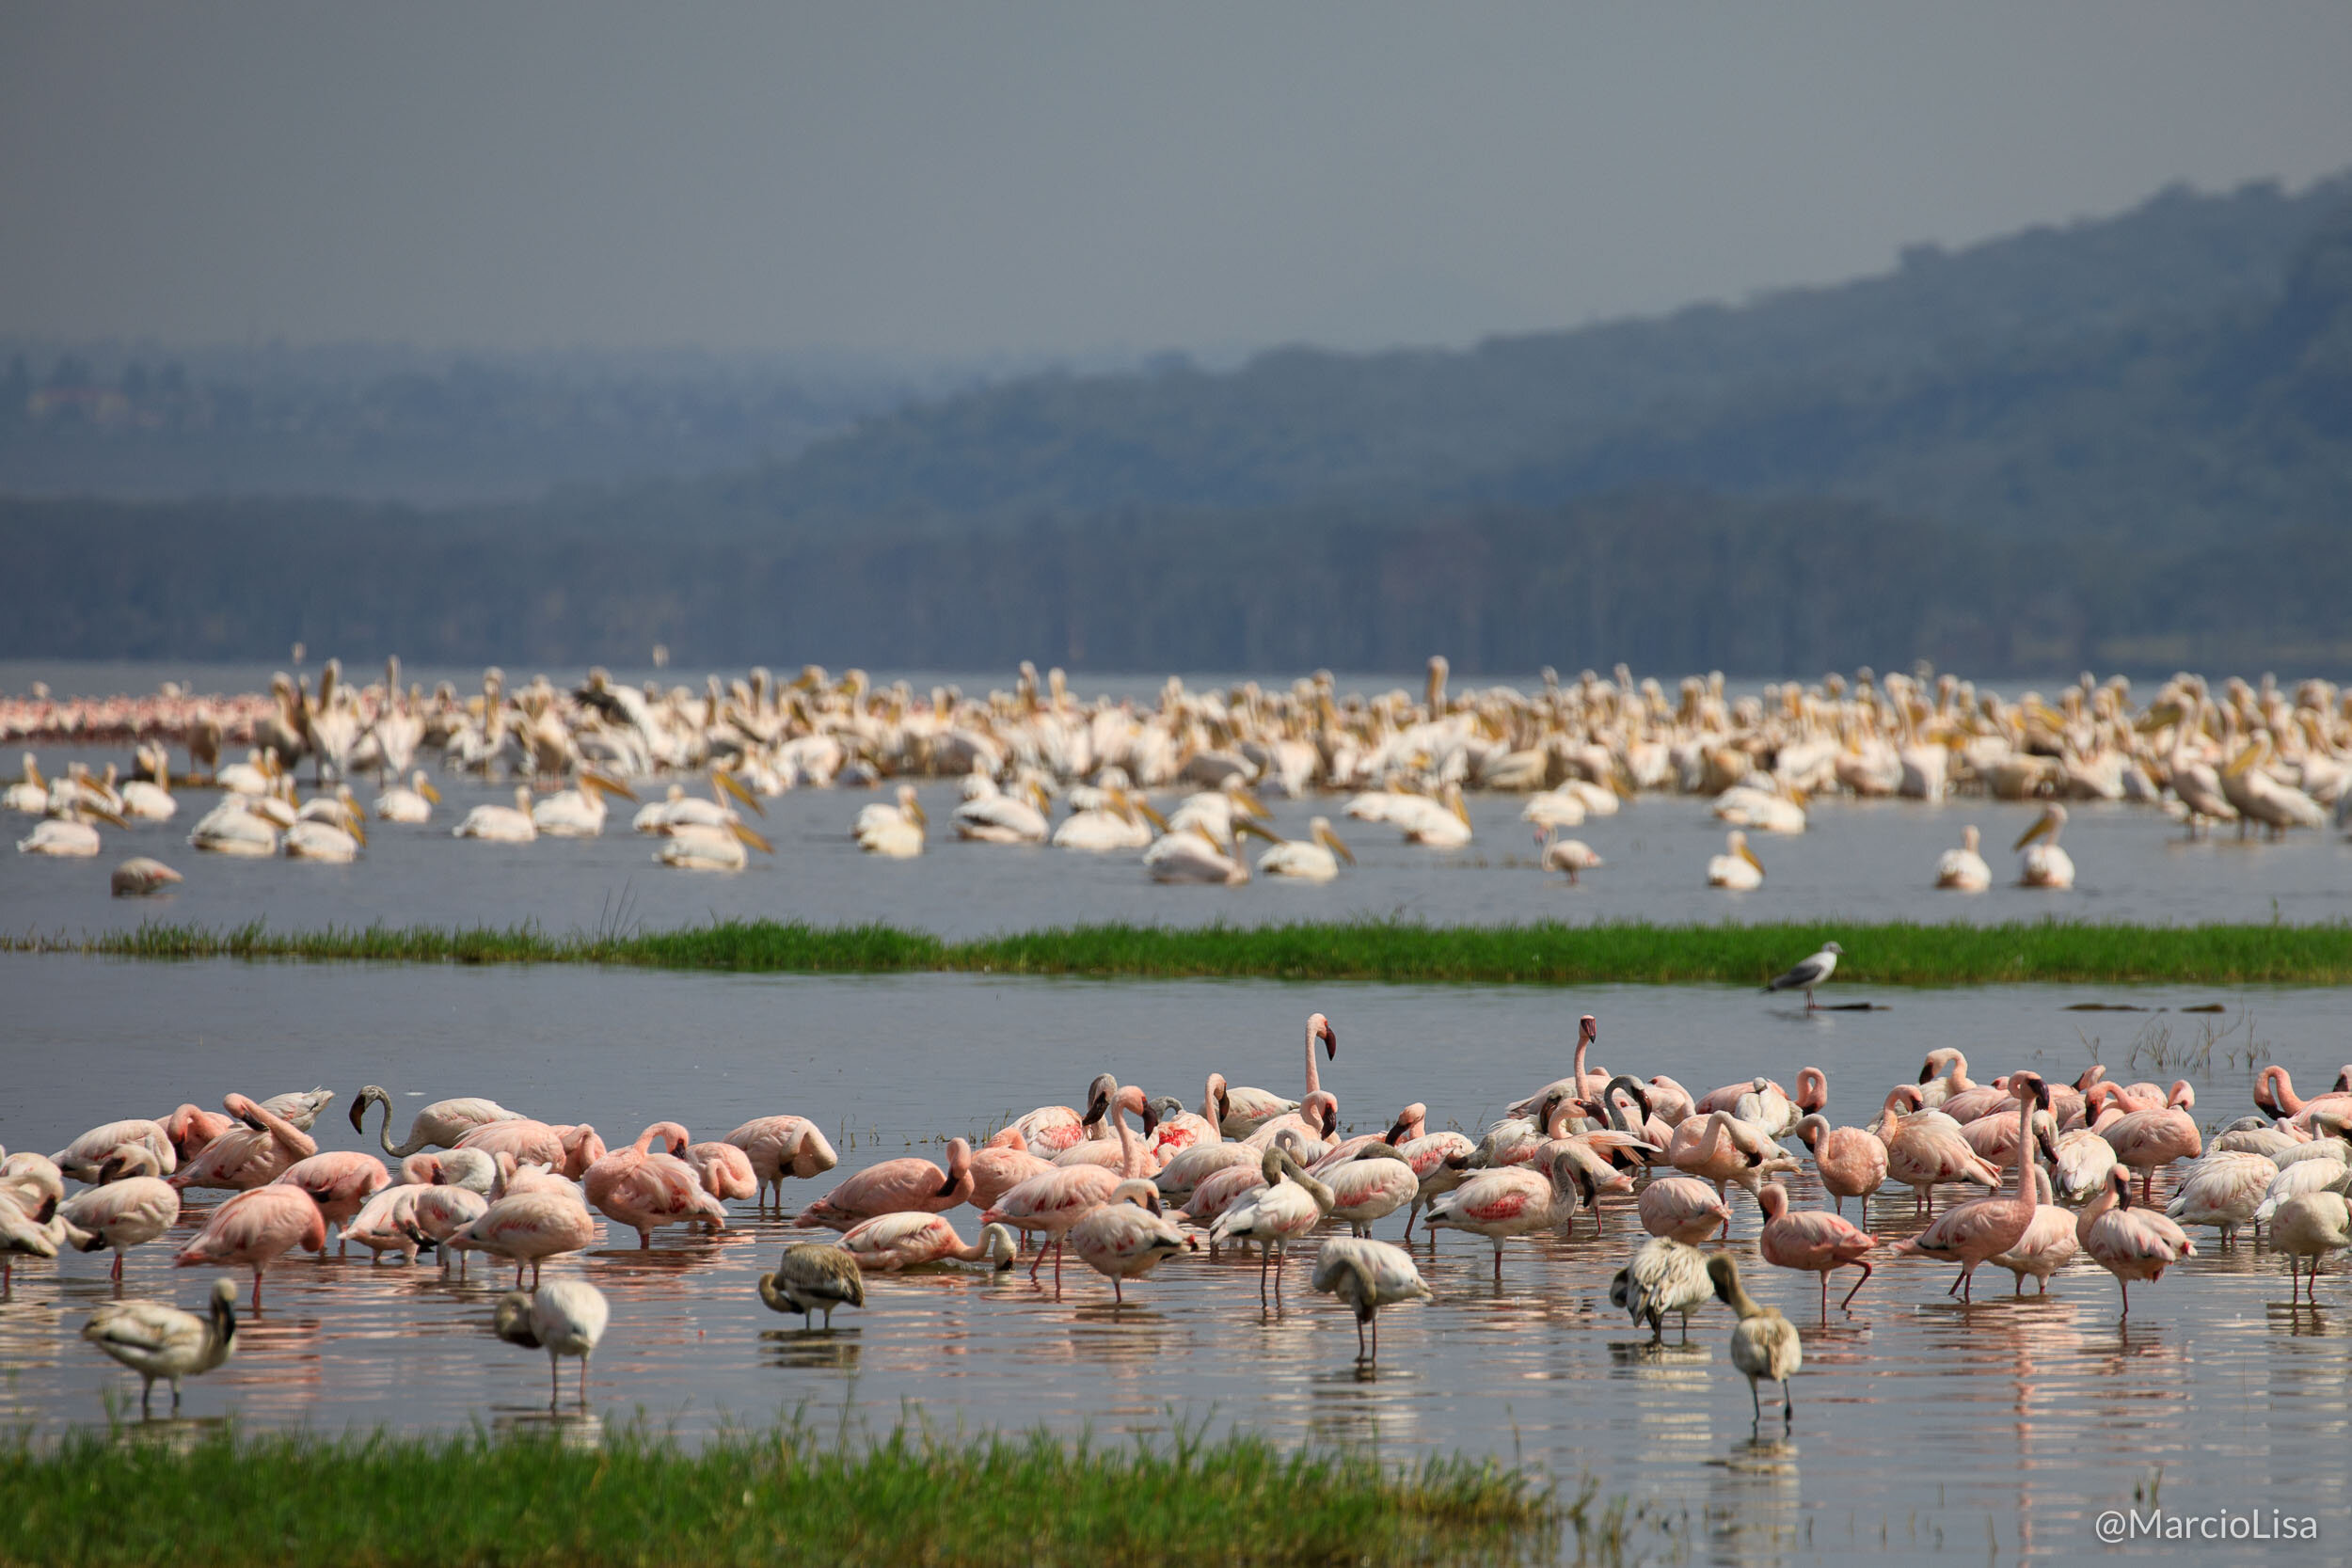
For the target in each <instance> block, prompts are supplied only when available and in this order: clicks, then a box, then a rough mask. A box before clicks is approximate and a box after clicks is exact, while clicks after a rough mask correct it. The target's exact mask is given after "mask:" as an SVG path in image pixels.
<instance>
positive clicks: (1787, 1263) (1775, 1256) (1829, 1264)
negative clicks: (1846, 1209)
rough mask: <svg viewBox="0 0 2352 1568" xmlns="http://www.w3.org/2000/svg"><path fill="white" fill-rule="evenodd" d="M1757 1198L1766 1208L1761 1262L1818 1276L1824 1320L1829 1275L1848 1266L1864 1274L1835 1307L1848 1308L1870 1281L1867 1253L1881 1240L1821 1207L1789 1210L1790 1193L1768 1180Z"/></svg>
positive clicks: (1760, 1241) (1758, 1244)
mask: <svg viewBox="0 0 2352 1568" xmlns="http://www.w3.org/2000/svg"><path fill="white" fill-rule="evenodd" d="M1757 1196H1758V1197H1759V1199H1760V1200H1761V1201H1762V1203H1763V1205H1764V1229H1763V1232H1762V1234H1761V1235H1759V1236H1758V1237H1757V1238H1756V1248H1757V1250H1758V1251H1759V1252H1761V1253H1762V1254H1763V1257H1764V1261H1766V1262H1767V1263H1770V1264H1772V1265H1773V1266H1774V1267H1775V1268H1783V1269H1795V1270H1798V1271H1799V1272H1801V1273H1805V1274H1815V1275H1820V1278H1821V1317H1822V1319H1823V1320H1824V1321H1827V1319H1828V1317H1829V1276H1830V1275H1831V1274H1832V1273H1833V1272H1834V1271H1836V1270H1838V1269H1842V1268H1845V1267H1846V1266H1847V1265H1849V1264H1851V1265H1852V1266H1853V1267H1855V1268H1858V1269H1860V1270H1861V1271H1862V1277H1861V1278H1859V1279H1856V1280H1855V1281H1854V1282H1853V1290H1852V1291H1847V1292H1846V1295H1845V1299H1844V1300H1842V1301H1840V1302H1839V1303H1838V1304H1837V1305H1838V1307H1839V1308H1840V1309H1841V1310H1842V1309H1845V1308H1849V1307H1852V1306H1853V1298H1854V1291H1859V1290H1861V1289H1862V1287H1863V1286H1864V1285H1865V1284H1866V1283H1867V1282H1868V1280H1869V1277H1870V1259H1868V1257H1867V1256H1866V1255H1867V1253H1868V1252H1869V1251H1870V1249H1871V1248H1872V1247H1875V1246H1877V1245H1878V1244H1879V1239H1878V1238H1877V1237H1876V1236H1873V1235H1871V1234H1869V1233H1868V1232H1867V1231H1866V1230H1864V1229H1863V1228H1862V1227H1860V1226H1858V1225H1855V1224H1854V1223H1853V1222H1852V1221H1851V1220H1849V1219H1847V1218H1845V1217H1844V1216H1843V1215H1841V1214H1825V1213H1823V1212H1821V1211H1820V1210H1819V1209H1808V1210H1804V1211H1803V1212H1793V1213H1792V1212H1790V1211H1789V1208H1788V1188H1786V1187H1784V1186H1782V1185H1781V1184H1780V1183H1779V1182H1777V1181H1769V1182H1766V1183H1765V1185H1764V1190H1763V1191H1762V1192H1761V1193H1759V1194H1758V1195H1757Z"/></svg>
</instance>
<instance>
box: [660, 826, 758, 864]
mask: <svg viewBox="0 0 2352 1568" xmlns="http://www.w3.org/2000/svg"><path fill="white" fill-rule="evenodd" d="M747 848H748V849H756V850H758V851H759V852H760V853H761V854H763V855H772V854H774V853H775V852H776V851H775V847H774V846H773V845H771V844H770V843H769V842H768V841H767V840H766V839H764V838H762V837H760V836H759V834H757V833H755V832H753V831H752V830H751V829H750V828H747V827H745V826H744V825H743V824H742V823H740V822H730V823H728V824H727V825H726V826H725V827H723V828H713V827H706V826H704V825H703V824H701V823H699V822H682V823H679V824H678V825H677V826H675V827H674V828H671V829H669V830H668V831H667V832H666V833H665V834H664V836H663V841H662V845H661V847H660V849H657V850H655V851H654V857H653V858H654V859H655V860H658V861H660V863H662V864H664V865H668V866H675V867H676V868H677V869H678V870H680V871H740V870H742V869H743V868H744V867H745V866H746V865H749V864H750V863H751V856H750V855H749V854H747V853H745V850H746V849H747Z"/></svg>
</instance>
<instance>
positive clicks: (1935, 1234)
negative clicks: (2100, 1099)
mask: <svg viewBox="0 0 2352 1568" xmlns="http://www.w3.org/2000/svg"><path fill="white" fill-rule="evenodd" d="M2010 1095H2011V1096H2013V1097H2014V1098H2015V1099H2016V1101H2017V1127H2018V1132H2017V1136H2018V1145H2019V1150H2018V1152H2019V1158H2018V1162H2017V1165H2016V1168H2015V1176H2016V1182H2015V1185H2013V1186H2012V1187H2011V1188H2010V1193H2009V1196H2006V1197H1980V1198H1978V1199H1976V1200H1975V1201H1973V1202H1970V1203H1963V1204H1962V1205H1960V1207H1958V1208H1957V1209H1951V1210H1947V1211H1946V1212H1945V1213H1944V1216H1943V1217H1942V1218H1941V1219H1938V1220H1937V1221H1936V1222H1935V1223H1934V1224H1932V1225H1931V1226H1929V1227H1927V1228H1926V1229H1925V1230H1923V1231H1921V1232H1919V1234H1918V1235H1916V1236H1913V1237H1909V1238H1907V1239H1905V1240H1903V1241H1900V1242H1898V1243H1895V1250H1896V1252H1898V1253H1899V1254H1904V1255H1913V1254H1925V1255H1926V1256H1927V1257H1930V1258H1936V1259H1942V1260H1943V1261H1945V1262H1947V1263H1958V1264H1959V1265H1960V1276H1959V1277H1958V1278H1957V1279H1954V1280H1953V1281H1952V1288H1951V1290H1950V1291H1946V1292H1945V1293H1946V1294H1947V1295H1950V1294H1953V1293H1955V1292H1958V1293H1959V1294H1960V1296H1961V1299H1962V1300H1963V1301H1968V1300H1973V1299H1974V1275H1975V1274H1976V1272H1977V1266H1978V1265H1979V1264H1980V1263H1982V1262H1984V1261H1985V1260H1987V1259H1990V1258H1992V1257H1994V1255H1995V1254H1997V1253H2003V1252H2007V1251H2008V1250H2009V1249H2010V1248H2011V1247H2013V1246H2015V1245H2016V1244H2017V1243H2019V1242H2020V1241H2021V1240H2023V1239H2024V1237H2025V1234H2026V1229H2027V1227H2030V1226H2031V1225H2032V1224H2033V1219H2034V1210H2035V1208H2036V1204H2035V1202H2034V1189H2033V1187H2032V1186H2031V1185H2029V1184H2028V1180H2027V1178H2026V1168H2027V1167H2028V1166H2031V1165H2032V1164H2034V1158H2033V1153H2032V1147H2031V1146H2030V1145H2028V1144H2027V1143H2026V1139H2028V1138H2029V1137H2031V1136H2032V1133H2031V1132H2030V1128H2031V1126H2032V1117H2033V1113H2034V1109H2035V1108H2036V1107H2037V1106H2041V1105H2042V1102H2043V1101H2045V1100H2046V1099H2048V1097H2049V1091H2048V1090H2047V1089H2045V1088H2044V1087H2043V1086H2042V1079H2041V1076H2040V1075H2039V1074H2037V1073H2031V1072H2020V1073H2014V1074H2012V1075H2011V1076H2010ZM2045 1141H2046V1140H2045ZM2045 1152H2049V1153H2055V1152H2056V1151H2055V1150H2054V1149H2053V1150H2045Z"/></svg>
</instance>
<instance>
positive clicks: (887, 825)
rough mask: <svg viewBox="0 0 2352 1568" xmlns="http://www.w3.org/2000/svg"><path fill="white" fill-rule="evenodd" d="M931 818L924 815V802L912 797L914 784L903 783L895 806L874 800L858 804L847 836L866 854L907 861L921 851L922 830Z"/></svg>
mask: <svg viewBox="0 0 2352 1568" xmlns="http://www.w3.org/2000/svg"><path fill="white" fill-rule="evenodd" d="M930 821H931V819H930V817H928V816H925V815H923V802H922V801H920V800H916V799H915V795H914V785H913V784H900V785H899V786H898V804H897V805H895V806H886V805H883V804H882V803H881V802H880V801H876V802H875V803H873V804H872V805H868V806H862V807H860V808H859V809H858V814H857V821H856V822H855V823H854V824H853V825H852V826H851V827H850V837H851V838H853V839H855V840H857V847H859V848H861V849H863V850H865V851H866V853H867V854H869V855H882V856H885V857H887V858H888V859H891V860H908V859H911V858H913V857H914V856H916V855H919V854H921V853H922V852H923V833H924V830H925V829H927V828H929V827H930Z"/></svg>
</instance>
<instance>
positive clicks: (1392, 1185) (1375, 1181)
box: [1308, 1143, 1421, 1236]
mask: <svg viewBox="0 0 2352 1568" xmlns="http://www.w3.org/2000/svg"><path fill="white" fill-rule="evenodd" d="M1308 1174H1309V1175H1311V1176H1314V1177H1317V1178H1318V1179H1320V1180H1322V1181H1323V1183H1324V1184H1325V1185H1326V1186H1327V1187H1329V1188H1330V1189H1331V1217H1332V1218H1334V1219H1343V1220H1345V1221H1346V1222H1347V1224H1348V1227H1349V1229H1350V1230H1351V1231H1352V1232H1353V1233H1354V1234H1356V1235H1359V1236H1369V1235H1371V1234H1372V1222H1373V1221H1375V1220H1378V1219H1386V1218H1387V1217H1388V1216H1389V1215H1391V1214H1393V1213H1395V1212H1397V1211H1398V1210H1399V1209H1402V1208H1404V1207H1405V1206H1406V1204H1408V1203H1410V1202H1412V1201H1413V1199H1414V1197H1415V1196H1417V1195H1418V1194H1419V1193H1420V1191H1421V1178H1419V1177H1417V1176H1415V1175H1414V1174H1413V1167H1412V1166H1411V1165H1410V1164H1407V1163H1406V1159H1405V1156H1404V1155H1402V1154H1399V1153H1398V1152H1397V1151H1396V1149H1395V1148H1394V1147H1393V1146H1391V1145H1389V1144H1384V1143H1375V1144H1374V1145H1372V1146H1371V1147H1370V1148H1367V1149H1365V1150H1364V1151H1363V1152H1362V1153H1360V1154H1358V1155H1356V1156H1355V1157H1354V1158H1352V1159H1349V1160H1344V1161H1342V1162H1341V1163H1340V1164H1337V1165H1333V1166H1330V1167H1329V1168H1327V1169H1326V1168H1324V1167H1321V1166H1318V1167H1317V1168H1316V1169H1314V1170H1311V1171H1310V1172H1309V1173H1308Z"/></svg>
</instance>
